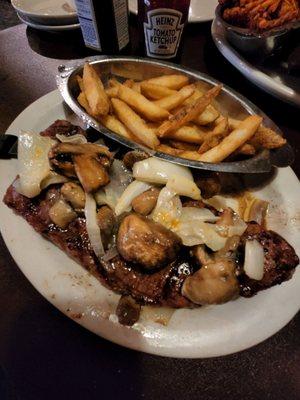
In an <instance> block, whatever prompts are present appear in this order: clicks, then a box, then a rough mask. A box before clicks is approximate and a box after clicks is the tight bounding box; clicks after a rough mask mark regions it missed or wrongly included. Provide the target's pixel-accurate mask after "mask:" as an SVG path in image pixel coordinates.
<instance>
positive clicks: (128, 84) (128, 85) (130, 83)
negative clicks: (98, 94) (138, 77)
mask: <svg viewBox="0 0 300 400" xmlns="http://www.w3.org/2000/svg"><path fill="white" fill-rule="evenodd" d="M123 85H124V86H127V87H129V88H132V86H133V85H134V81H133V80H132V79H126V81H125V82H124V83H123Z"/></svg>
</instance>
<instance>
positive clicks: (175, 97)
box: [154, 85, 195, 111]
mask: <svg viewBox="0 0 300 400" xmlns="http://www.w3.org/2000/svg"><path fill="white" fill-rule="evenodd" d="M194 90H195V87H194V85H188V86H184V87H183V88H181V89H180V90H179V91H178V92H176V93H174V94H171V95H170V96H166V97H163V98H162V99H159V100H156V101H154V104H156V105H157V106H159V107H161V108H164V109H165V110H167V111H171V110H173V109H174V108H176V107H178V106H180V105H181V104H182V103H183V102H184V101H185V100H186V99H187V98H189V97H190V96H191V95H192V94H193V93H194Z"/></svg>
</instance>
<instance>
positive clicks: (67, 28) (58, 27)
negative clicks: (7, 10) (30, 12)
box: [17, 12, 80, 32]
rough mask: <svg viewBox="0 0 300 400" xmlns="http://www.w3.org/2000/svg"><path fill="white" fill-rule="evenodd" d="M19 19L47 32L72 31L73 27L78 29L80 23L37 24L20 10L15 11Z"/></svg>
mask: <svg viewBox="0 0 300 400" xmlns="http://www.w3.org/2000/svg"><path fill="white" fill-rule="evenodd" d="M17 14H18V17H19V19H20V20H21V21H22V22H23V23H24V24H26V25H28V26H30V27H31V28H34V29H39V30H41V31H47V32H63V31H73V30H74V29H79V28H80V24H71V25H44V24H39V23H37V22H34V21H32V20H31V19H30V18H29V17H26V15H23V14H22V13H20V12H17Z"/></svg>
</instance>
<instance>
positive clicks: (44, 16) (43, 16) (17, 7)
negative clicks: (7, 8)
mask: <svg viewBox="0 0 300 400" xmlns="http://www.w3.org/2000/svg"><path fill="white" fill-rule="evenodd" d="M11 5H12V6H13V7H14V9H15V10H16V11H17V12H20V13H22V14H24V15H25V16H27V17H29V18H30V17H32V16H33V17H35V18H39V19H41V20H49V19H52V20H53V19H58V20H61V21H64V20H70V19H74V20H76V18H77V12H76V11H75V12H71V13H69V14H51V15H49V14H46V13H39V12H34V11H28V10H26V9H24V8H22V7H21V6H20V5H19V4H18V0H11Z"/></svg>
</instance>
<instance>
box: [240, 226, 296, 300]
mask: <svg viewBox="0 0 300 400" xmlns="http://www.w3.org/2000/svg"><path fill="white" fill-rule="evenodd" d="M253 239H255V240H257V241H258V242H259V243H260V244H261V245H262V246H263V248H264V253H265V263H264V275H263V278H262V279H261V280H259V281H257V280H254V279H251V278H249V277H248V276H247V275H246V274H244V273H241V275H239V277H238V279H239V282H240V294H241V296H244V297H251V296H253V295H254V294H256V293H257V292H259V291H260V290H263V289H268V288H269V287H271V286H274V285H277V284H280V283H282V282H284V281H287V280H289V279H290V278H291V277H292V275H293V273H294V270H295V268H296V266H297V265H298V264H299V258H298V256H297V254H296V253H295V250H294V249H293V247H292V246H291V245H289V244H288V242H287V241H286V240H285V239H283V238H282V237H281V236H280V235H278V233H276V232H273V231H266V230H264V229H263V228H262V227H261V226H260V225H259V224H257V223H256V222H250V223H249V224H248V227H247V229H246V231H245V232H244V234H243V236H242V237H241V246H244V245H245V242H246V240H253Z"/></svg>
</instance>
